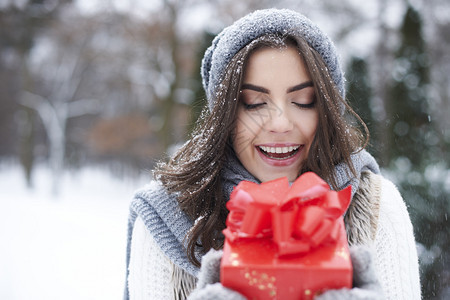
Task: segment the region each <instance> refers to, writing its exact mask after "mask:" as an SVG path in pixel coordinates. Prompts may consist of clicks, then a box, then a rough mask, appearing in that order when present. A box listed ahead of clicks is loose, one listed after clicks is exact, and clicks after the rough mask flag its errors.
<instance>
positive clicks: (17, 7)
mask: <svg viewBox="0 0 450 300" xmlns="http://www.w3.org/2000/svg"><path fill="white" fill-rule="evenodd" d="M267 7H280V8H281V7H285V8H293V9H296V10H299V11H301V12H303V13H305V14H306V15H307V16H309V17H310V18H311V19H312V20H313V21H315V22H316V23H318V24H319V26H320V27H321V28H322V29H323V30H324V31H325V32H327V33H328V34H329V35H330V36H331V38H332V39H333V41H334V42H335V44H336V46H337V48H338V50H339V53H340V55H341V58H342V62H343V64H344V67H345V70H346V77H347V81H348V82H347V84H348V85H347V87H348V92H347V97H348V99H347V100H348V101H349V102H350V103H351V104H352V105H353V106H354V107H355V109H356V111H357V112H358V113H359V114H360V115H361V116H362V118H363V119H364V121H365V122H366V123H367V125H368V127H369V129H370V131H371V143H370V145H369V150H370V151H371V152H372V153H373V155H374V156H376V158H377V159H378V161H379V163H380V165H381V166H382V168H383V173H384V174H385V175H386V176H387V177H388V178H390V179H391V180H392V181H394V182H395V183H396V184H397V185H398V187H399V189H400V191H401V193H402V195H403V197H404V199H405V201H406V203H407V205H408V210H409V212H410V215H411V217H412V221H413V224H414V228H415V235H416V239H417V243H418V244H417V246H418V250H419V255H420V264H421V280H422V288H423V295H424V299H449V297H450V285H449V283H450V252H449V249H450V226H449V221H448V218H449V214H450V200H449V199H450V171H449V164H450V161H449V153H448V147H449V144H450V130H449V128H450V118H449V116H450V76H449V74H450V51H449V49H450V17H449V16H450V2H449V1H448V0H410V1H408V0H389V1H388V0H368V1H358V0H341V1H334V0H303V1H302V0H277V1H276V0H243V1H232V0H223V1H219V0H184V1H182V0H148V1H144V0H141V1H140V0H105V1H100V0H92V1H90V0H62V1H57V0H0V141H1V142H0V164H3V165H4V164H17V165H20V166H21V169H22V170H23V176H24V178H25V179H26V182H27V184H28V188H29V189H33V188H34V185H35V182H34V181H33V178H34V177H33V172H34V170H35V167H36V166H42V165H45V166H48V168H49V170H51V174H52V175H51V178H52V189H53V192H54V193H58V188H59V186H60V179H61V178H62V177H61V174H62V173H63V172H66V171H75V170H79V169H82V168H85V167H86V166H93V165H94V166H101V167H104V168H107V169H108V170H109V171H110V172H112V173H113V174H114V176H117V177H118V178H125V177H130V176H131V177H132V176H137V174H140V173H141V172H142V171H143V170H150V169H151V168H152V166H153V165H154V163H155V162H156V161H157V160H158V159H161V158H164V157H165V156H166V154H167V153H170V152H171V151H173V149H174V148H176V147H177V145H179V144H180V143H183V141H185V140H186V138H187V137H188V134H189V131H190V130H191V128H192V126H193V124H194V123H195V119H196V118H197V117H198V115H199V113H200V110H201V107H202V105H203V104H204V101H205V100H204V95H203V91H202V88H201V81H200V74H199V68H200V61H201V58H202V55H203V52H204V50H205V48H206V47H207V46H208V45H209V43H210V42H211V39H212V37H213V36H214V34H216V33H217V32H218V31H219V30H221V29H222V28H223V27H224V26H226V25H229V24H230V23H231V22H232V21H233V20H235V19H236V18H238V17H241V16H243V15H244V14H246V13H248V12H249V11H252V10H254V9H259V8H267ZM2 170H4V169H0V171H2ZM1 193H2V191H0V195H1ZM1 201H4V200H3V199H2V200H1ZM124 226H125V224H124Z"/></svg>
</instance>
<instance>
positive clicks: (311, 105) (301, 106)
mask: <svg viewBox="0 0 450 300" xmlns="http://www.w3.org/2000/svg"><path fill="white" fill-rule="evenodd" d="M292 103H294V104H295V105H296V106H298V107H299V108H302V109H308V108H313V107H314V106H315V105H316V101H313V102H311V103H308V104H302V103H297V102H292Z"/></svg>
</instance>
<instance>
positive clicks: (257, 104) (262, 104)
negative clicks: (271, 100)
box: [242, 102, 266, 110]
mask: <svg viewBox="0 0 450 300" xmlns="http://www.w3.org/2000/svg"><path fill="white" fill-rule="evenodd" d="M265 104H266V103H265V102H262V103H255V104H247V103H245V102H242V105H244V108H245V109H246V110H254V109H258V108H261V107H263V106H264V105H265Z"/></svg>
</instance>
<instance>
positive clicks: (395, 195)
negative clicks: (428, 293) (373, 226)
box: [375, 178, 421, 300]
mask: <svg viewBox="0 0 450 300" xmlns="http://www.w3.org/2000/svg"><path fill="white" fill-rule="evenodd" d="M375 249H376V257H375V269H376V272H377V274H378V278H379V279H380V282H381V286H382V288H383V290H384V293H385V296H386V299H396V300H397V299H420V298H421V291H420V280H419V263H418V257H417V250H416V244H415V240H414V234H413V227H412V224H411V220H410V218H409V214H408V211H407V209H406V205H405V203H404V202H403V199H402V197H401V195H400V193H399V191H398V190H397V188H396V187H395V186H394V184H393V183H392V182H390V181H388V180H387V179H384V178H383V179H382V191H381V199H380V212H379V219H378V227H377V233H376V237H375Z"/></svg>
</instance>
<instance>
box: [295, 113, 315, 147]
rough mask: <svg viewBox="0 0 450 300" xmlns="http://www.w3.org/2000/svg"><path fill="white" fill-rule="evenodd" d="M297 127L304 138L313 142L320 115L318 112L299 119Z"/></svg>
mask: <svg viewBox="0 0 450 300" xmlns="http://www.w3.org/2000/svg"><path fill="white" fill-rule="evenodd" d="M299 120H301V121H299V122H298V123H297V126H298V128H299V130H300V131H301V133H302V135H303V137H305V138H307V139H308V141H310V142H312V140H313V139H314V136H315V135H316V131H317V127H318V125H319V115H318V113H317V112H312V113H311V114H308V115H307V116H303V118H301V119H299Z"/></svg>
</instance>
